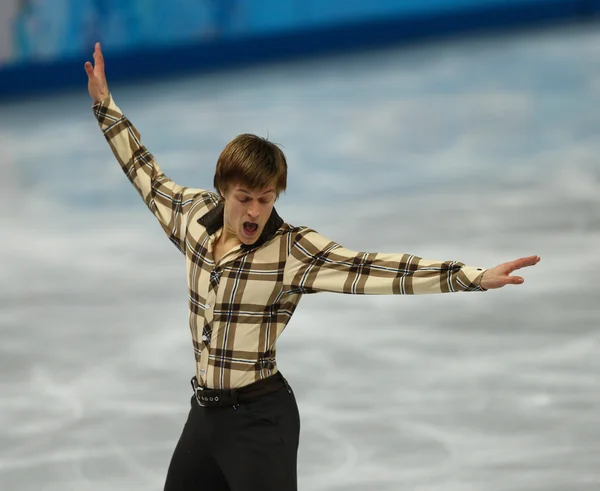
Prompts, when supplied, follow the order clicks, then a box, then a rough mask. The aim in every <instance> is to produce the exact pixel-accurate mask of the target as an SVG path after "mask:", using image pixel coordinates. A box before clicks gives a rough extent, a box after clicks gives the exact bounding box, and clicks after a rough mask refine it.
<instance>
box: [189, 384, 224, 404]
mask: <svg viewBox="0 0 600 491" xmlns="http://www.w3.org/2000/svg"><path fill="white" fill-rule="evenodd" d="M204 390H205V388H204V387H200V386H199V385H197V386H196V387H194V395H195V396H196V402H197V403H198V405H199V406H200V407H210V406H215V405H217V404H211V403H218V402H219V396H214V397H205V396H201V395H200V394H201V393H202V391H204Z"/></svg>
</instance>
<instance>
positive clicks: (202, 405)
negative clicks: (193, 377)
mask: <svg viewBox="0 0 600 491" xmlns="http://www.w3.org/2000/svg"><path fill="white" fill-rule="evenodd" d="M203 390H204V387H200V386H199V385H196V387H194V395H195V396H196V402H197V403H198V406H200V407H206V404H204V403H203V402H202V398H201V397H200V395H199V392H202V391H203Z"/></svg>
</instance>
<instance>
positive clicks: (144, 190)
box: [93, 97, 485, 389]
mask: <svg viewBox="0 0 600 491" xmlns="http://www.w3.org/2000/svg"><path fill="white" fill-rule="evenodd" d="M93 110H94V114H95V116H96V118H97V120H98V123H99V125H100V128H101V129H102V132H103V134H104V136H105V138H106V140H107V141H108V143H109V144H110V147H111V149H112V151H113V153H114V155H115V157H116V158H117V160H118V161H119V163H120V164H121V167H122V169H123V171H124V172H125V175H126V176H127V178H128V179H129V180H130V181H131V183H132V184H133V186H134V187H135V188H136V189H137V191H138V193H139V194H140V195H141V197H142V198H143V199H144V201H145V203H146V205H147V206H148V208H149V209H150V211H151V212H152V213H153V214H154V216H155V217H156V218H157V219H158V221H159V223H160V225H161V226H162V228H163V230H164V231H165V232H166V234H167V236H168V237H169V239H170V240H171V241H172V242H173V244H175V246H176V247H177V248H178V249H179V250H180V251H181V252H182V253H183V254H185V258H186V267H187V281H188V291H189V326H190V330H191V332H192V341H193V345H194V353H195V358H196V376H197V378H198V381H199V383H200V384H201V385H203V386H205V387H210V388H217V389H230V388H235V387H241V386H244V385H247V384H250V383H252V382H255V381H257V380H259V379H262V378H265V377H268V376H270V375H273V374H275V373H276V372H277V364H276V361H275V354H276V350H275V346H276V343H277V339H278V338H279V336H280V335H281V333H282V332H283V330H284V329H285V327H286V325H287V324H288V322H289V321H290V319H291V318H292V314H293V313H294V311H295V310H296V307H297V305H298V302H299V301H300V298H301V297H302V295H303V294H305V293H316V292H338V293H350V294H379V295H385V294H424V293H445V292H457V291H481V290H483V289H482V288H481V287H480V281H481V276H482V275H483V272H484V271H485V270H484V269H480V268H473V267H467V266H465V265H464V264H462V263H459V262H457V261H445V262H444V261H432V260H425V259H422V258H420V257H417V256H413V255H411V254H378V253H368V252H353V251H351V250H348V249H346V248H344V247H342V246H341V245H339V244H337V243H335V242H333V241H331V240H329V239H326V238H325V237H323V236H321V235H319V234H318V233H317V232H315V231H314V230H312V229H310V228H306V227H295V226H293V225H290V224H288V223H285V222H284V221H283V220H282V219H281V218H280V217H279V216H278V215H277V212H276V211H275V209H273V212H272V214H271V216H270V218H269V220H268V221H267V224H266V226H265V228H264V230H263V232H262V234H261V236H260V237H259V239H258V240H257V242H255V243H254V244H252V245H251V246H247V245H240V246H238V247H236V248H234V249H233V250H231V251H229V252H228V253H227V254H225V255H224V256H223V257H222V258H221V260H220V261H219V262H218V263H215V261H214V258H213V252H212V251H213V247H214V244H215V241H216V240H217V239H218V238H219V237H220V235H221V232H222V228H223V206H224V205H223V201H222V200H221V199H220V197H219V196H218V195H217V194H215V193H213V192H211V191H206V190H201V189H191V188H187V187H182V186H179V185H177V184H175V183H174V182H173V181H171V180H170V179H169V178H168V177H167V176H165V174H163V172H162V171H161V169H160V167H159V165H158V164H157V163H156V161H155V160H154V157H153V156H152V154H150V153H149V152H148V150H147V149H146V148H145V147H144V146H143V145H142V143H141V141H140V135H139V133H138V131H137V130H136V128H135V127H134V126H133V125H132V124H131V122H130V121H129V120H128V119H127V118H126V117H125V116H124V115H123V114H122V112H121V111H120V110H119V108H118V107H117V106H116V105H115V103H114V101H113V100H112V97H110V98H108V99H107V100H105V101H104V102H102V103H100V104H96V105H94V107H93Z"/></svg>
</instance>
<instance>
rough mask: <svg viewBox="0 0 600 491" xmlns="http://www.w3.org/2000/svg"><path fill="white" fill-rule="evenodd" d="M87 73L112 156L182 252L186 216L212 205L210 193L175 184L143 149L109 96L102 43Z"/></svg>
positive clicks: (145, 149)
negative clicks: (197, 206) (198, 206)
mask: <svg viewBox="0 0 600 491" xmlns="http://www.w3.org/2000/svg"><path fill="white" fill-rule="evenodd" d="M85 71H86V73H87V75H88V90H89V93H90V97H91V98H92V100H93V101H94V106H93V110H94V115H95V116H96V119H97V120H98V124H99V125H100V128H101V129H102V133H103V134H104V137H105V138H106V140H107V141H108V143H109V145H110V148H111V150H112V152H113V154H114V155H115V157H116V158H117V160H118V162H119V164H120V165H121V168H122V169H123V172H124V173H125V175H126V176H127V178H128V179H129V180H130V182H131V183H132V184H133V186H134V187H135V189H136V190H137V191H138V193H139V194H140V196H141V197H142V198H143V200H144V202H145V203H146V205H147V206H148V208H149V209H150V211H152V213H153V214H154V216H156V218H157V219H158V221H159V223H160V225H161V226H162V228H163V230H164V231H165V232H166V233H167V235H168V237H169V238H170V239H171V241H172V242H173V243H174V244H175V245H176V246H177V248H178V249H179V250H180V251H182V252H183V251H184V242H185V230H186V224H187V215H188V213H189V211H190V209H191V207H192V205H194V204H195V203H199V204H203V203H204V202H208V201H210V199H211V198H210V196H209V195H210V194H211V193H209V192H207V191H204V190H201V189H190V188H186V187H182V186H179V185H177V184H175V183H174V182H173V181H171V180H170V179H169V178H168V177H167V176H166V175H165V174H164V173H163V172H162V170H161V168H160V166H159V165H158V163H157V162H156V160H155V159H154V156H153V155H152V154H151V153H150V152H149V151H148V149H147V148H146V147H145V146H143V145H142V141H141V137H140V134H139V132H138V131H137V129H136V128H135V127H134V126H133V125H132V124H131V122H130V121H129V120H128V119H127V118H126V117H125V116H124V115H123V113H122V112H121V110H120V109H119V107H118V106H117V105H116V104H115V102H114V101H113V99H112V97H111V95H110V91H109V90H108V84H107V82H106V76H105V73H104V57H103V55H102V50H101V48H100V43H97V44H96V47H95V51H94V65H92V64H91V63H90V62H87V63H86V64H85Z"/></svg>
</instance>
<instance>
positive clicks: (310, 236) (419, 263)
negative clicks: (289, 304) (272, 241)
mask: <svg viewBox="0 0 600 491" xmlns="http://www.w3.org/2000/svg"><path fill="white" fill-rule="evenodd" d="M533 258H537V256H532V258H525V259H523V260H517V261H513V262H511V263H506V264H503V265H500V266H497V267H496V268H493V269H490V270H485V269H484V268H476V267H471V266H466V265H464V264H463V263H461V262H458V261H435V260H428V259H423V258H420V257H418V256H414V255H411V254H379V253H366V252H354V251H351V250H349V249H345V248H344V247H342V246H341V245H339V244H337V243H335V242H333V241H331V240H329V239H326V238H325V237H323V236H321V235H319V234H318V233H317V232H315V231H314V230H311V229H302V230H300V231H299V232H298V233H297V235H296V236H295V238H294V241H293V243H292V244H291V248H290V254H289V257H288V260H287V263H286V268H285V275H284V291H286V292H287V293H314V292H323V291H325V292H337V293H350V294H363V295H386V294H430V293H446V292H458V291H482V290H487V289H488V288H500V287H501V286H504V285H505V284H509V283H514V284H518V283H519V282H522V281H520V280H519V278H518V277H513V276H509V274H510V272H512V271H514V269H517V268H519V267H525V266H529V265H533V264H535V263H536V262H537V261H539V258H537V260H534V259H533ZM530 263H531V264H530ZM511 268H512V269H511Z"/></svg>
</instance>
